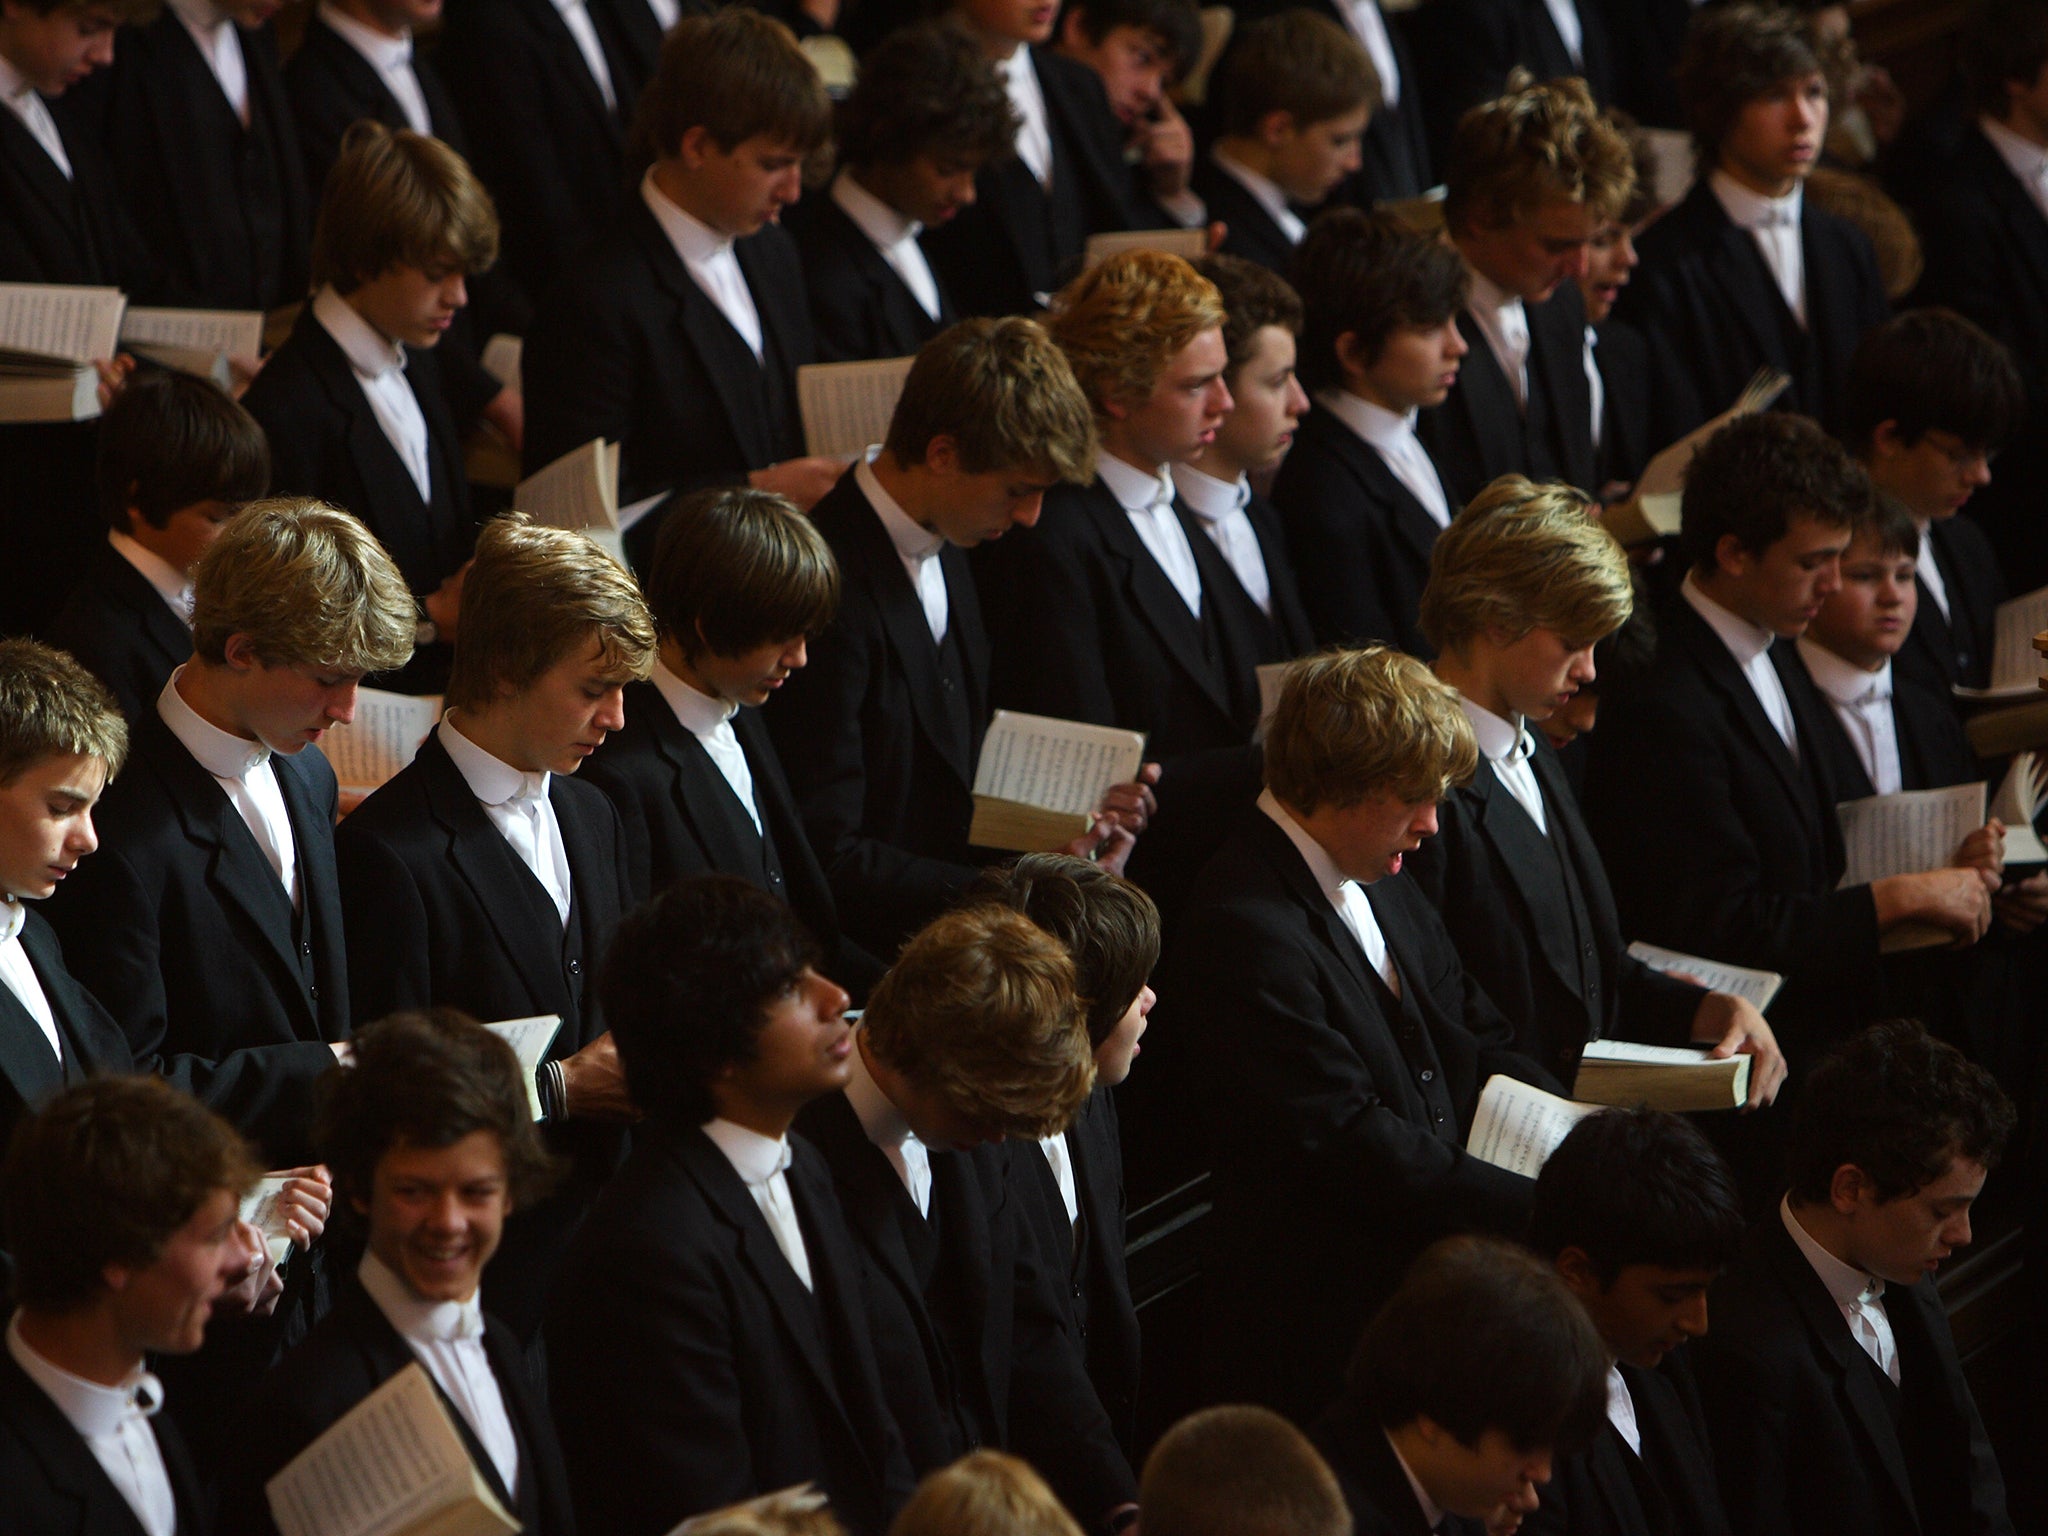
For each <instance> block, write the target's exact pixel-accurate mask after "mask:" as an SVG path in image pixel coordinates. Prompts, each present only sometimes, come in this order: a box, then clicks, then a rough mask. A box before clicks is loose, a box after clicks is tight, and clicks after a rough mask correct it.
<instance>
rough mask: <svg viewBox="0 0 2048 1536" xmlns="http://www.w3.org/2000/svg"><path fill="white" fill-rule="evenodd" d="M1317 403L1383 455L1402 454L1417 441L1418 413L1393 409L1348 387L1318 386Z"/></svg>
mask: <svg viewBox="0 0 2048 1536" xmlns="http://www.w3.org/2000/svg"><path fill="white" fill-rule="evenodd" d="M1316 404H1317V405H1320V406H1321V407H1322V408H1323V409H1324V410H1326V411H1328V412H1329V413H1330V414H1331V415H1332V416H1334V417H1336V418H1337V419H1338V420H1339V421H1341V422H1343V423H1344V425H1345V426H1347V427H1349V428H1350V429H1351V430H1352V432H1353V434H1354V435H1356V436H1358V437H1361V438H1364V439H1365V441H1366V442H1368V443H1370V444H1372V446H1373V447H1375V448H1377V449H1379V451H1380V453H1381V455H1382V456H1385V455H1387V454H1392V453H1399V452H1401V451H1402V450H1404V449H1405V448H1406V447H1407V446H1408V445H1409V444H1410V443H1412V442H1414V441H1415V418H1416V416H1417V414H1418V413H1417V412H1416V411H1415V410H1413V409H1410V410H1406V411H1399V412H1396V411H1390V410H1388V409H1387V408H1386V407H1385V406H1384V405H1379V404H1376V403H1374V402H1373V401H1371V400H1368V399H1366V398H1365V397H1364V396H1363V395H1354V394H1352V393H1351V391H1350V390H1348V389H1319V390H1317V391H1316Z"/></svg>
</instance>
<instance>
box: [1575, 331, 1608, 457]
mask: <svg viewBox="0 0 2048 1536" xmlns="http://www.w3.org/2000/svg"><path fill="white" fill-rule="evenodd" d="M1599 347H1600V333H1599V332H1598V331H1596V330H1594V329H1593V327H1592V326H1590V325H1589V326H1587V327H1586V351H1585V355H1584V356H1583V357H1582V358H1581V359H1580V366H1581V367H1583V368H1584V369H1585V370H1586V390H1587V392H1588V393H1589V394H1590V395H1591V396H1592V400H1593V421H1592V427H1593V447H1594V450H1595V451H1596V452H1597V451H1598V450H1599V447H1600V437H1601V434H1602V433H1603V432H1605V431H1606V429H1607V380H1606V378H1605V377H1604V376H1603V375H1602V374H1601V372H1600V359H1599V357H1598V355H1597V354H1598V351H1599Z"/></svg>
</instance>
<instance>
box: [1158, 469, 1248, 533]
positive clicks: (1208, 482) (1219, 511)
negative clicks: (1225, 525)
mask: <svg viewBox="0 0 2048 1536" xmlns="http://www.w3.org/2000/svg"><path fill="white" fill-rule="evenodd" d="M1173 484H1174V489H1176V490H1178V491H1179V492H1180V497H1181V500H1182V501H1185V502H1186V503H1187V504H1188V510H1189V511H1190V512H1192V513H1194V514H1195V516H1197V517H1199V518H1200V519H1201V520H1202V521H1203V522H1205V523H1220V522H1222V521H1223V519H1224V518H1226V517H1228V516H1230V514H1231V513H1233V512H1241V511H1243V510H1244V508H1245V507H1247V506H1248V505H1250V503H1251V499H1252V487H1251V482H1250V481H1249V480H1247V479H1245V477H1244V476H1243V475H1239V476H1238V477H1237V478H1236V479H1235V480H1219V479H1217V478H1216V477H1215V476H1214V475H1212V474H1208V473H1205V472H1204V471H1202V470H1199V469H1197V468H1195V466H1194V465H1192V464H1176V465H1174V466H1173Z"/></svg>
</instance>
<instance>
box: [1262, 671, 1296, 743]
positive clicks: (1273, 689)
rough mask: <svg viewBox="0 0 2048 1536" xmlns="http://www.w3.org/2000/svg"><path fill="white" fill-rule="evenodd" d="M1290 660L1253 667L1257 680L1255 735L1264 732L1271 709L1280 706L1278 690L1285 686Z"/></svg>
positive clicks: (1271, 713)
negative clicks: (1257, 726)
mask: <svg viewBox="0 0 2048 1536" xmlns="http://www.w3.org/2000/svg"><path fill="white" fill-rule="evenodd" d="M1293 665H1294V663H1293V662H1291V661H1269V662H1265V663H1263V664H1261V665H1260V666H1258V667H1256V668H1254V669H1253V672H1254V675H1255V676H1256V677H1257V678H1258V680H1259V728H1258V730H1257V731H1256V732H1254V734H1255V735H1258V736H1263V735H1265V734H1266V726H1267V724H1268V723H1269V722H1270V721H1271V720H1272V718H1273V711H1274V710H1276V709H1278V708H1279V707H1280V690H1281V689H1283V688H1285V687H1286V686H1287V669H1288V668H1289V667H1291V666H1293Z"/></svg>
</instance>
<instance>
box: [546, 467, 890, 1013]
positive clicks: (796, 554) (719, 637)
mask: <svg viewBox="0 0 2048 1536" xmlns="http://www.w3.org/2000/svg"><path fill="white" fill-rule="evenodd" d="M646 592H647V603H648V607H649V609H650V610H651V611H652V613H653V615H654V628H655V633H656V634H657V635H658V636H659V640H658V642H657V645H658V649H657V651H656V655H655V660H654V671H653V675H652V677H651V678H649V680H648V681H646V682H638V683H631V684H629V685H628V686H627V688H626V696H625V713H626V723H625V724H624V726H622V727H621V728H620V729H619V730H617V731H614V732H613V733H612V734H611V735H609V736H607V737H606V738H605V743H604V745H603V746H602V747H600V748H599V749H598V750H597V751H596V752H594V753H592V754H591V758H590V764H589V767H588V768H587V769H586V770H585V777H587V778H588V779H589V780H590V782H591V783H593V784H595V785H597V787H598V788H599V789H602V790H603V791H604V792H605V793H606V794H607V795H609V796H610V797H611V801H612V804H613V805H614V806H615V807H617V809H618V812H619V816H620V819H621V820H622V821H623V822H624V823H625V828H626V857H627V860H628V862H629V866H630V870H631V874H632V883H633V894H634V897H635V899H636V900H639V901H645V900H646V899H647V898H648V897H650V896H652V895H655V894H656V893H658V892H660V891H663V890H665V889H667V888H668V887H669V886H671V885H673V884H674V883H675V882H676V881H678V880H681V879H684V878H687V877H689V876H691V875H708V874H714V873H716V874H727V875H737V876H738V877H739V878H741V879H743V880H747V881H750V882H751V883H753V884H755V885H758V886H760V887H761V888H762V889H763V890H765V891H767V892H769V893H770V894H771V895H774V896H778V897H780V898H781V899H783V900H784V901H787V902H788V903H789V904H790V905H791V906H792V907H794V908H795V909H796V911H797V914H798V916H799V917H801V918H802V920H803V922H804V925H805V926H806V927H807V928H808V929H809V930H810V932H811V934H812V936H813V937H814V938H815V939H816V940H817V941H818V943H819V944H820V946H822V949H823V953H824V954H825V956H826V964H825V969H826V970H827V971H829V972H831V973H832V974H833V975H834V976H843V977H844V978H845V979H846V982H847V985H849V986H852V987H855V988H857V989H858V991H859V994H860V995H861V996H866V994H867V989H868V987H869V986H870V985H871V984H872V983H873V982H874V981H875V979H876V978H877V977H879V976H880V975H881V974H882V967H881V964H880V962H878V961H877V960H876V959H875V958H874V957H873V956H872V955H869V954H868V953H867V952H866V951H865V950H863V949H861V948H859V947H858V946H857V945H853V944H851V943H848V942H844V941H842V940H841V938H840V933H839V913H838V908H837V905H836V904H835V903H834V901H833V899H832V890H831V887H830V886H828V885H827V884H826V883H825V873H824V871H823V870H822V869H821V868H820V867H819V865H818V859H817V855H816V854H814V853H812V852H811V844H810V839H809V838H808V837H806V836H805V835H804V827H803V822H802V821H801V820H800V819H798V816H797V811H796V803H795V801H794V799H793V798H792V797H791V795H790V792H789V783H788V781H787V780H786V779H785V778H784V777H783V774H782V766H781V764H780V763H779V762H778V761H777V759H776V756H775V749H774V747H773V746H772V745H771V744H770V743H769V740H768V727H767V726H766V725H765V724H764V723H763V722H762V716H761V714H760V709H761V707H762V706H763V705H765V704H767V703H768V702H769V700H770V699H772V698H773V697H774V696H775V694H776V692H777V691H778V690H779V689H780V688H781V687H782V685H783V684H784V683H786V682H787V681H788V680H789V678H790V677H791V676H792V675H793V674H794V673H796V672H797V671H799V670H801V669H802V667H803V666H804V664H805V662H806V660H807V659H808V651H807V645H808V642H809V639H810V637H811V636H813V635H815V634H817V633H818V632H819V631H821V630H823V629H824V628H825V627H826V626H827V625H828V624H830V623H831V621H832V614H833V611H834V609H835V608H836V607H837V606H838V601H839V567H838V565H837V564H836V563H835V562H834V560H833V558H832V551H831V549H830V547H829V546H828V545H827V544H826V542H825V539H824V536H823V535H822V534H820V533H819V531H818V530H817V528H816V527H814V526H813V525H812V523H811V521H810V520H809V519H808V518H806V517H805V516H804V515H803V514H802V513H801V512H799V511H797V509H796V508H795V507H793V506H791V505H790V504H789V503H788V502H786V501H784V500H783V499H782V498H781V497H780V496H773V495H770V494H769V493H768V492H766V491H752V490H731V491H699V492H697V493H696V494H694V495H692V496H688V497H685V498H684V499H683V500H682V502H681V503H680V504H678V505H677V506H676V507H675V509H674V510H673V511H671V512H670V513H669V515H668V517H667V518H666V519H665V520H664V521H663V523H662V529H661V537H660V539H659V540H658V541H657V542H656V544H655V549H654V563H653V565H652V566H651V567H650V568H649V571H648V577H647V586H646Z"/></svg>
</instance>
